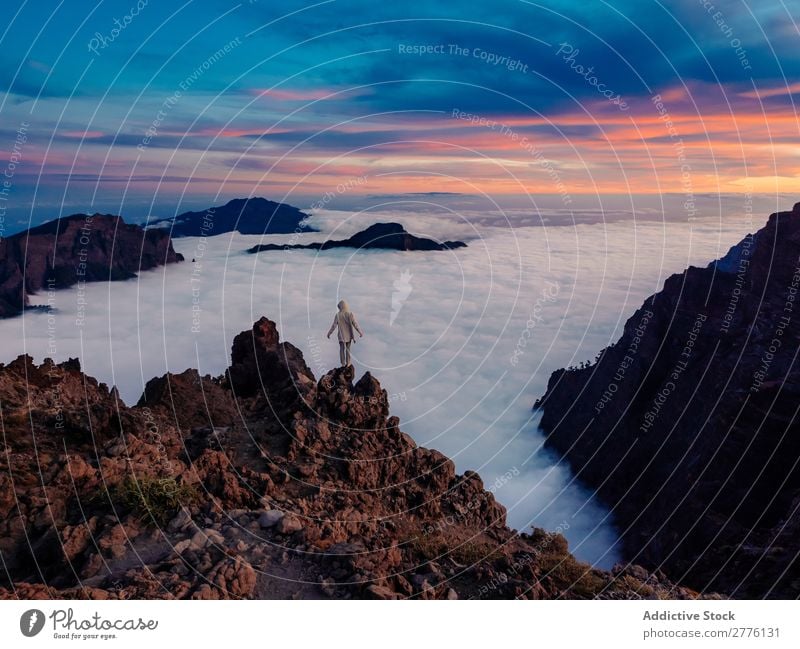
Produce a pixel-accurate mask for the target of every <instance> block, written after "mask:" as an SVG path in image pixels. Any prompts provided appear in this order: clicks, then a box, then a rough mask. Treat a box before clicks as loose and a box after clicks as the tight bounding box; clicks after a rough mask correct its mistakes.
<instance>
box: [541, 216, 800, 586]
mask: <svg viewBox="0 0 800 649" xmlns="http://www.w3.org/2000/svg"><path fill="white" fill-rule="evenodd" d="M798 288H800V204H798V205H795V207H794V210H793V211H791V212H780V213H777V214H773V215H771V216H770V218H769V221H768V223H767V225H766V226H765V227H764V228H763V229H761V230H759V231H758V232H757V233H755V234H753V235H748V236H747V237H745V239H744V240H743V241H742V242H741V243H739V244H738V245H737V246H734V247H733V248H732V249H731V250H730V252H729V253H728V254H727V255H726V256H725V257H723V258H722V259H720V260H718V261H717V262H714V263H712V264H711V265H709V266H708V267H707V268H694V267H691V268H689V269H687V270H686V271H684V272H683V273H681V274H679V275H673V276H672V277H670V278H669V279H667V280H666V282H665V283H664V288H663V290H662V291H660V292H659V293H657V294H655V295H653V296H651V297H650V298H648V299H647V300H646V301H645V303H644V304H643V306H642V307H641V308H640V309H639V310H638V311H637V312H636V313H635V314H634V315H633V316H632V317H631V318H630V320H628V322H627V323H626V325H625V329H624V333H623V335H622V337H621V338H620V339H619V341H617V342H616V343H615V344H614V345H612V346H611V347H609V348H607V349H605V350H603V351H602V353H601V354H600V355H599V357H598V359H597V360H596V361H595V362H594V363H592V364H590V365H588V366H586V367H583V368H571V369H566V370H559V371H557V372H555V373H554V374H553V375H552V376H551V377H550V381H549V384H548V388H547V392H546V394H545V395H544V397H543V398H542V399H540V400H539V401H538V402H537V404H536V406H535V407H537V408H540V409H541V410H542V420H541V427H542V429H543V430H544V431H545V432H546V434H547V444H548V445H549V446H550V447H552V448H554V449H556V450H557V451H558V452H559V453H560V454H561V455H563V456H564V457H565V458H566V459H567V460H568V461H569V463H570V464H571V466H572V467H573V469H574V470H575V472H576V473H577V474H578V476H579V478H580V479H582V480H583V481H584V482H585V483H587V484H588V485H590V486H592V487H594V488H595V489H596V490H597V492H598V493H599V495H600V497H601V498H602V499H603V500H604V501H605V502H606V503H607V504H608V505H610V506H611V507H613V510H614V514H615V516H616V519H617V522H618V524H619V527H620V532H621V535H622V540H623V544H624V552H625V554H626V556H627V558H628V559H630V560H631V561H635V562H637V563H642V564H643V565H645V566H647V567H649V568H650V569H656V568H658V569H663V570H664V571H665V572H666V573H667V574H668V575H669V576H670V578H672V579H675V580H677V581H680V582H681V583H685V584H688V585H690V586H692V587H693V588H696V589H699V590H701V591H702V590H717V591H720V592H725V593H728V594H730V595H732V596H736V597H792V598H795V597H798V595H800V563H799V562H798V556H799V555H800V426H799V425H798V417H797V415H798V410H797V408H798V403H800V372H799V371H798V358H797V356H798V351H799V350H800V298H798Z"/></svg>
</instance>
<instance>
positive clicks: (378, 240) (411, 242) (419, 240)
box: [247, 223, 467, 254]
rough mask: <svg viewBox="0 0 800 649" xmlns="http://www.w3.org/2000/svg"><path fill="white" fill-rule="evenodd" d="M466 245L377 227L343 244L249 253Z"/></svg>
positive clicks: (277, 247) (398, 228) (258, 248)
mask: <svg viewBox="0 0 800 649" xmlns="http://www.w3.org/2000/svg"><path fill="white" fill-rule="evenodd" d="M466 246H467V244H466V243H464V242H463V241H445V242H443V243H438V242H437V241H434V240H433V239H426V238H424V237H417V236H414V235H413V234H411V233H410V232H407V231H406V229H405V228H404V227H403V226H402V225H401V224H400V223H375V224H373V225H370V226H369V227H368V228H367V229H366V230H362V231H361V232H357V233H356V234H354V235H353V236H352V237H348V238H347V239H341V240H338V241H337V240H331V239H329V240H327V241H323V242H321V243H308V244H285V245H284V244H275V243H265V244H260V245H258V246H253V247H252V248H248V250H247V252H249V253H251V254H252V253H257V252H265V251H269V250H329V249H331V248H358V249H361V248H371V249H375V248H377V249H382V250H452V249H454V248H466Z"/></svg>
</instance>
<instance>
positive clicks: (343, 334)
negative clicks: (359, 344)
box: [328, 300, 364, 343]
mask: <svg viewBox="0 0 800 649" xmlns="http://www.w3.org/2000/svg"><path fill="white" fill-rule="evenodd" d="M337 328H338V329H339V342H343V343H349V342H352V341H354V340H355V339H356V332H358V333H359V334H361V335H362V336H363V335H364V332H363V331H361V327H359V326H358V322H356V316H355V314H354V313H353V312H352V311H350V309H348V308H347V303H346V302H345V301H344V300H342V301H341V302H339V311H338V312H337V313H336V315H334V316H333V323H332V324H331V328H330V329H328V336H330V335H331V334H332V333H333V330H334V329H337Z"/></svg>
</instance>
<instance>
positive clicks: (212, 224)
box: [151, 197, 316, 237]
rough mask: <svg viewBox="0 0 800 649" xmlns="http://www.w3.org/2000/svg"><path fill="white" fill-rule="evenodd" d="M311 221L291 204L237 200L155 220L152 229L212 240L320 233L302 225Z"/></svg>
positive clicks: (262, 200) (258, 200) (261, 200)
mask: <svg viewBox="0 0 800 649" xmlns="http://www.w3.org/2000/svg"><path fill="white" fill-rule="evenodd" d="M307 218H308V214H306V213H304V212H301V211H300V210H299V209H297V208H296V207H292V206H291V205H286V204H285V203H276V202H274V201H268V200H267V199H266V198H258V197H253V198H235V199H233V200H232V201H229V202H227V203H226V204H225V205H220V206H218V207H209V208H208V209H207V210H203V211H201V212H184V213H183V214H179V215H178V216H176V217H174V218H169V219H160V220H158V221H153V222H152V223H151V226H154V227H157V228H162V229H164V230H167V231H168V232H169V233H170V234H171V235H172V236H173V237H210V236H213V235H215V234H222V233H224V232H234V231H235V232H240V233H241V234H291V233H293V232H297V233H299V232H316V230H315V229H314V228H312V227H309V226H307V225H303V224H301V221H303V220H304V219H307Z"/></svg>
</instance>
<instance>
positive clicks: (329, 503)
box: [0, 318, 697, 599]
mask: <svg viewBox="0 0 800 649" xmlns="http://www.w3.org/2000/svg"><path fill="white" fill-rule="evenodd" d="M0 404H2V408H3V424H4V432H5V436H4V438H3V440H4V444H5V445H6V448H4V449H2V451H3V452H2V453H0V553H2V559H3V566H4V569H3V571H2V572H0V597H4V598H12V597H18V598H97V599H106V598H115V599H116V598H195V599H211V598H378V599H400V598H421V599H434V598H436V599H457V598H470V597H475V598H513V597H521V598H551V597H575V598H592V597H599V598H643V597H648V598H651V597H662V598H663V597H679V598H689V597H696V596H697V594H696V593H695V592H693V591H692V590H690V589H687V588H683V587H679V586H676V585H674V584H673V583H671V582H669V581H668V580H667V579H666V578H665V577H664V575H663V574H662V573H660V572H659V571H652V572H648V571H646V570H644V569H643V568H641V567H637V566H627V567H619V568H618V569H616V570H615V571H614V572H613V573H608V572H602V571H598V570H593V569H592V568H590V567H589V566H586V565H584V564H581V563H579V562H577V561H576V560H575V559H574V558H573V557H572V555H570V554H569V552H568V551H567V545H566V541H565V539H564V538H563V537H562V536H560V535H558V534H550V533H548V532H545V531H544V530H540V529H534V530H533V531H532V532H531V533H517V532H515V531H514V530H511V529H509V528H508V527H506V525H505V510H504V508H503V507H502V506H501V505H499V504H498V503H497V502H496V501H495V499H494V497H493V495H492V494H491V493H489V492H487V491H485V490H484V488H483V484H482V482H481V479H480V478H479V477H478V475H477V474H475V473H472V472H467V473H465V474H464V475H458V474H456V472H455V469H454V466H453V463H452V461H450V460H449V459H448V458H446V457H445V456H443V455H442V454H441V453H438V452H437V451H434V450H429V449H425V448H420V447H418V446H417V445H416V444H414V442H413V441H412V440H411V438H409V437H408V436H407V435H406V434H404V433H403V432H402V431H401V430H400V428H399V421H398V419H397V417H392V416H390V414H389V405H388V397H387V393H386V391H385V390H384V389H382V388H381V385H380V383H379V382H378V380H377V379H376V378H375V377H373V376H372V375H370V374H369V373H366V374H364V375H363V376H362V377H360V378H359V379H358V380H355V376H354V372H353V368H352V367H348V368H339V369H335V370H332V371H330V372H328V373H327V374H326V375H325V376H323V377H322V378H321V379H320V380H317V379H316V378H315V377H314V375H313V374H312V373H311V371H310V370H309V368H308V366H307V365H306V363H305V361H304V360H303V357H302V354H301V353H300V352H299V350H297V348H295V347H294V346H293V345H291V344H290V343H287V342H281V341H280V337H279V335H278V331H277V329H276V328H275V324H274V323H273V322H272V321H270V320H268V319H266V318H262V319H261V320H259V321H258V322H256V323H255V324H254V325H253V328H252V329H251V330H249V331H245V332H242V333H241V334H239V335H238V336H236V338H235V340H234V343H233V351H232V361H231V366H230V367H229V368H228V370H227V372H226V373H225V374H224V375H223V376H220V377H216V378H212V377H208V376H206V377H201V376H200V375H199V374H198V373H197V372H196V371H194V370H188V371H186V372H184V373H182V374H169V375H166V376H164V377H161V378H158V379H154V380H152V381H150V382H149V383H148V384H147V387H146V389H145V394H144V395H143V396H142V398H141V399H140V401H139V403H138V404H137V405H136V406H135V407H127V406H125V405H124V404H123V403H122V402H121V401H120V400H119V397H118V396H117V394H116V391H115V390H113V389H112V390H110V389H109V388H108V387H107V386H105V385H103V384H99V383H98V382H97V381H95V380H94V379H92V378H91V377H86V376H84V375H83V373H82V372H81V370H80V365H79V363H78V362H77V361H76V360H71V361H69V362H67V363H62V364H60V365H55V364H54V363H52V362H51V361H45V362H44V363H43V364H42V365H41V366H36V365H34V364H33V363H32V361H31V359H30V358H28V357H25V356H21V357H20V358H18V359H17V360H15V361H14V362H12V363H9V364H8V365H5V366H0Z"/></svg>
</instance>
